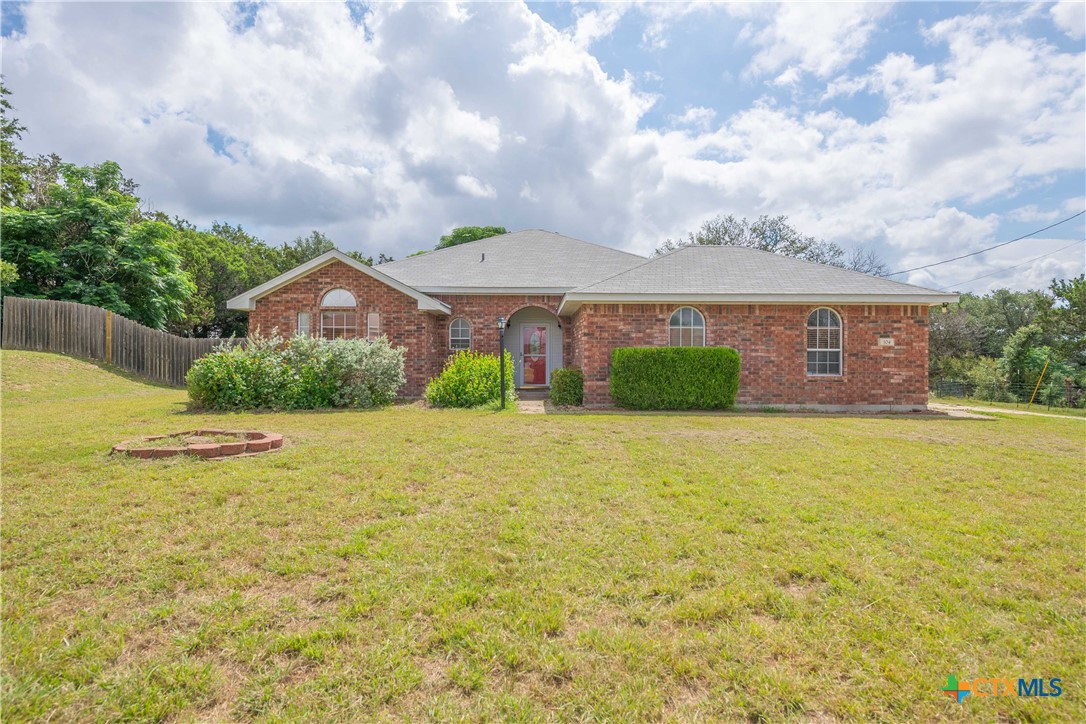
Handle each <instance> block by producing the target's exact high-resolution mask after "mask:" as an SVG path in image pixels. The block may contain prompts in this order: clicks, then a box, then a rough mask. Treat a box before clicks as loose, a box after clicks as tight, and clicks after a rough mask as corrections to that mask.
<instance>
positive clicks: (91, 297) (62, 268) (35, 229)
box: [2, 161, 193, 328]
mask: <svg viewBox="0 0 1086 724" xmlns="http://www.w3.org/2000/svg"><path fill="white" fill-rule="evenodd" d="M60 173H61V176H62V177H63V183H62V184H54V185H52V186H51V187H50V188H49V191H48V201H47V202H46V203H45V204H44V205H43V206H41V207H40V208H37V209H20V208H12V207H4V208H3V209H2V214H3V230H4V244H3V248H2V256H3V259H4V261H7V262H10V263H12V264H14V265H15V266H16V268H17V272H18V274H19V279H18V280H17V281H16V282H15V283H14V284H13V285H12V293H14V294H17V295H19V296H26V297H41V298H45V299H60V300H66V301H73V302H82V303H84V304H93V305H96V306H99V307H105V308H106V309H111V310H113V311H114V312H117V313H118V314H122V315H124V316H126V317H129V318H130V319H134V320H136V321H138V322H140V323H142V324H145V325H147V326H149V327H155V328H162V327H163V326H165V324H166V322H167V321H168V320H171V319H179V318H181V317H182V315H183V314H184V302H185V299H187V298H188V297H189V296H190V295H191V294H192V292H193V284H192V282H191V281H190V280H189V278H188V275H186V274H185V272H184V271H182V269H181V261H180V258H179V257H178V255H177V252H176V248H175V246H174V243H173V235H174V229H173V228H171V227H170V226H169V225H167V224H163V223H161V222H158V221H143V220H141V219H140V216H139V209H138V205H139V199H137V198H136V197H135V196H134V195H131V194H130V193H126V191H128V190H129V189H128V187H129V186H130V182H129V183H126V182H127V179H125V177H124V175H123V174H122V173H121V168H120V166H118V165H117V164H116V163H114V162H112V161H106V162H105V163H102V164H99V165H97V166H83V167H80V166H75V165H72V164H61V165H60Z"/></svg>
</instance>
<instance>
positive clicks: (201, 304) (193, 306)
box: [168, 219, 279, 337]
mask: <svg viewBox="0 0 1086 724" xmlns="http://www.w3.org/2000/svg"><path fill="white" fill-rule="evenodd" d="M173 225H174V227H175V229H176V231H175V232H174V237H173V238H174V242H175V244H176V247H177V252H178V254H179V256H180V257H181V268H182V269H183V270H184V271H185V273H187V274H188V275H189V278H191V279H192V281H193V282H194V283H195V287H196V290H195V292H194V293H193V294H192V296H190V297H189V298H188V299H186V300H185V307H184V316H183V317H182V318H181V319H178V320H175V321H172V322H170V324H169V325H168V329H169V330H170V331H171V332H173V333H174V334H179V335H181V336H184V337H229V336H231V335H236V336H239V337H243V336H245V334H246V333H247V330H248V315H247V314H246V313H245V312H237V311H231V310H228V309H227V308H226V302H227V301H228V300H229V299H230V298H231V297H235V296H237V295H238V294H240V293H242V292H243V291H245V290H246V289H251V288H252V287H255V286H258V285H260V284H263V283H264V282H266V281H268V280H269V279H271V278H272V277H274V276H276V274H278V273H279V272H278V267H277V264H278V261H279V255H278V252H277V250H275V249H273V248H271V247H269V246H268V245H267V244H265V243H264V242H263V241H261V240H260V239H258V238H256V237H254V236H252V235H250V234H248V233H246V232H245V231H244V230H243V229H242V228H241V227H240V226H238V227H232V226H230V225H229V224H220V223H216V224H214V225H213V226H212V230H211V231H197V230H196V228H195V227H193V226H192V225H191V224H189V223H188V222H186V221H184V220H182V219H175V220H174V222H173Z"/></svg>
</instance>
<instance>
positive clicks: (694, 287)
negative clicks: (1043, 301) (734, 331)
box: [570, 246, 956, 303]
mask: <svg viewBox="0 0 1086 724" xmlns="http://www.w3.org/2000/svg"><path fill="white" fill-rule="evenodd" d="M570 295H571V297H582V295H584V296H583V297H582V298H586V299H587V298H597V295H600V296H602V295H681V296H684V297H699V296H704V297H706V298H707V300H708V299H710V298H712V297H719V296H734V297H737V298H738V297H750V298H751V299H752V300H754V299H758V298H760V297H763V296H772V297H792V296H794V297H796V298H797V300H799V299H806V298H820V299H821V298H831V297H835V296H839V297H842V298H845V297H895V298H896V297H901V301H903V302H905V303H908V300H909V299H910V298H913V297H915V298H916V299H915V301H916V303H924V302H925V300H926V301H930V302H937V301H942V298H944V297H945V299H946V300H947V301H953V300H954V299H956V295H954V294H946V293H944V292H937V291H934V290H932V289H924V288H923V287H918V286H914V285H912V284H905V283H902V282H895V281H891V280H889V279H883V278H881V277H876V276H871V275H869V274H861V273H859V272H854V271H848V270H846V269H839V268H837V267H834V266H829V265H827V264H816V263H814V262H808V261H801V260H799V259H793V258H790V257H786V256H781V255H780V254H772V253H770V252H766V251H759V250H757V249H748V248H745V247H737V246H687V247H683V248H681V249H678V250H676V251H673V252H671V253H669V254H665V255H664V256H660V257H657V258H655V259H651V260H649V261H647V262H645V263H643V264H641V265H639V266H636V267H633V268H632V269H628V270H626V271H624V272H620V273H618V274H614V275H611V276H610V277H601V279H600V280H599V281H596V282H593V283H591V284H587V285H585V286H582V287H579V288H577V289H574V290H573V291H572V292H571V293H570ZM935 296H938V297H940V299H939V300H935V299H933V298H932V297H935ZM842 301H848V300H847V299H842ZM856 301H862V300H856Z"/></svg>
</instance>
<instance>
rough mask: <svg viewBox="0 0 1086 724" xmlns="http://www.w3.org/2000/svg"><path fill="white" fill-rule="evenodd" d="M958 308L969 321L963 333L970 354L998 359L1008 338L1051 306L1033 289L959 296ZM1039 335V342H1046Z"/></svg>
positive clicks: (1041, 294)
mask: <svg viewBox="0 0 1086 724" xmlns="http://www.w3.org/2000/svg"><path fill="white" fill-rule="evenodd" d="M959 306H960V307H961V308H962V309H963V310H964V311H965V314H966V315H967V317H968V318H969V324H968V326H967V330H966V333H967V334H968V335H969V344H970V347H971V349H972V351H973V352H975V353H976V354H978V355H987V356H989V357H999V356H1001V355H1002V354H1003V347H1004V346H1005V345H1006V344H1007V342H1008V340H1010V338H1011V335H1013V334H1014V333H1015V332H1017V331H1018V330H1019V329H1021V328H1022V327H1026V326H1028V325H1030V324H1033V323H1034V322H1035V321H1037V320H1038V319H1039V318H1040V316H1041V315H1042V314H1043V313H1044V311H1045V310H1046V309H1048V308H1049V307H1051V306H1052V298H1051V297H1049V296H1048V295H1046V294H1045V293H1044V292H1041V291H1035V290H1030V291H1026V292H1013V291H1011V290H1009V289H996V290H995V291H993V292H991V293H989V294H985V295H983V296H979V295H976V294H968V293H967V294H963V295H962V296H961V301H960V302H959ZM1041 336H1042V342H1041V343H1042V344H1045V343H1048V341H1049V340H1048V337H1047V335H1046V334H1043V333H1042V335H1041Z"/></svg>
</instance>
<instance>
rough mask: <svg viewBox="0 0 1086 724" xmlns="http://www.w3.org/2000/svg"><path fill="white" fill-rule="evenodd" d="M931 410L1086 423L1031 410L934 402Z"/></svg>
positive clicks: (950, 413) (1084, 419)
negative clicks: (1023, 416)
mask: <svg viewBox="0 0 1086 724" xmlns="http://www.w3.org/2000/svg"><path fill="white" fill-rule="evenodd" d="M928 409H929V410H939V411H940V412H945V413H947V414H948V415H952V414H954V412H956V411H958V410H968V411H969V412H983V413H987V414H989V415H991V414H995V413H1000V414H1006V415H1030V416H1032V417H1055V418H1057V419H1060V420H1083V421H1086V417H1075V416H1074V415H1053V414H1052V413H1050V412H1032V411H1030V410H1010V409H1007V408H1004V407H983V406H978V405H948V404H945V403H942V402H933V403H931V404H930V405H928Z"/></svg>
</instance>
